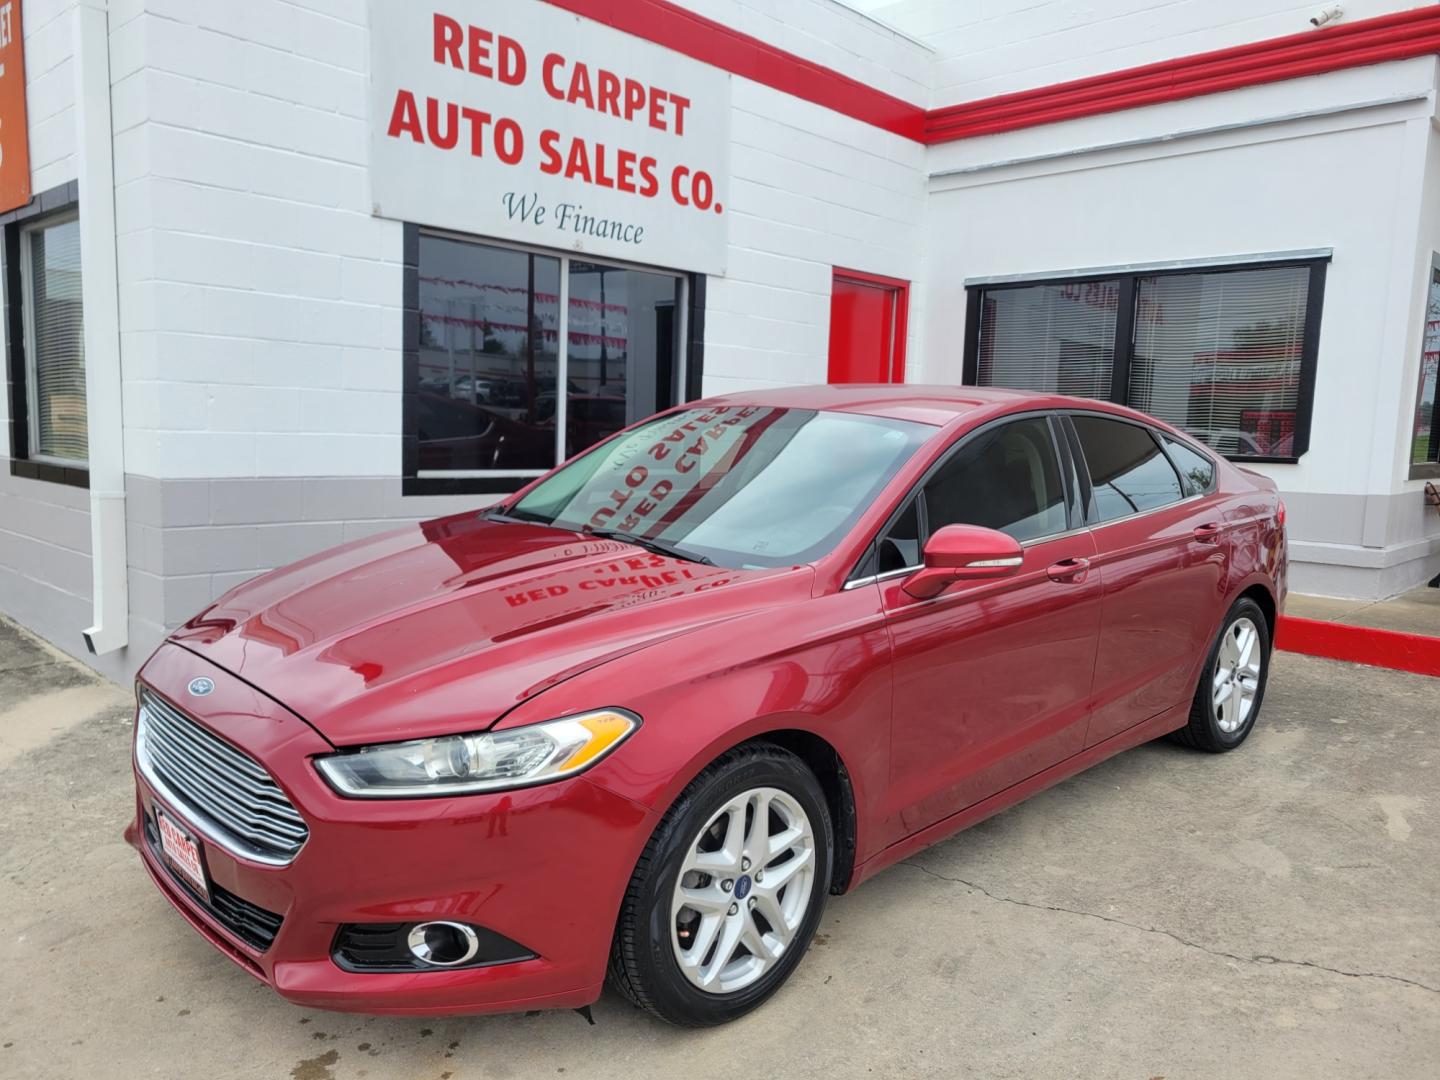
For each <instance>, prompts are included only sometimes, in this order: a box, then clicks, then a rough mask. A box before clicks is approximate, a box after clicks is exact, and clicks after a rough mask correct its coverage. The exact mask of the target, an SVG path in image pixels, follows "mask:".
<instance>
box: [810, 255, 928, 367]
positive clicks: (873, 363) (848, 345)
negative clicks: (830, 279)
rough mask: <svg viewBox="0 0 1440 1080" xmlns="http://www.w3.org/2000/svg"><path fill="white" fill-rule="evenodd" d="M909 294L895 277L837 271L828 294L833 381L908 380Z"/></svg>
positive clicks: (907, 289)
mask: <svg viewBox="0 0 1440 1080" xmlns="http://www.w3.org/2000/svg"><path fill="white" fill-rule="evenodd" d="M909 291H910V286H909V284H908V283H907V282H904V281H898V280H896V279H895V278H886V277H879V276H878V275H875V274H863V273H860V272H859V271H857V270H840V269H837V270H836V271H835V280H834V287H833V290H832V291H831V294H830V378H829V381H830V382H832V383H898V382H904V381H905V321H906V308H907V306H908V299H909Z"/></svg>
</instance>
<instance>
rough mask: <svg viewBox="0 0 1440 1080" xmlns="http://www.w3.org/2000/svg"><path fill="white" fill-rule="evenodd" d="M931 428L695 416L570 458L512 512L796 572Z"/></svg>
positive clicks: (742, 412)
mask: <svg viewBox="0 0 1440 1080" xmlns="http://www.w3.org/2000/svg"><path fill="white" fill-rule="evenodd" d="M933 433H934V429H933V428H928V427H925V426H924V425H921V424H912V423H907V422H905V421H900V420H884V419H880V418H878V417H872V416H855V415H851V414H848V413H839V412H815V411H813V410H808V409H782V408H771V407H766V406H758V405H749V406H721V405H717V406H713V407H711V408H708V409H689V410H685V411H683V412H677V413H673V414H671V415H669V416H666V417H663V418H660V419H656V420H655V421H653V422H651V423H649V424H646V425H644V426H642V427H640V428H637V429H636V430H634V431H632V432H630V433H629V434H628V435H625V436H623V437H622V438H619V439H614V440H612V441H610V442H608V443H606V444H605V445H604V446H602V447H598V448H596V449H595V450H593V451H592V452H591V453H590V454H588V455H586V456H585V457H582V458H580V459H579V460H577V461H573V462H571V463H570V464H569V465H567V466H565V468H563V469H561V470H559V471H558V472H556V473H555V474H554V475H553V476H550V477H547V478H546V479H545V480H544V481H543V482H542V483H541V484H540V485H539V486H537V487H536V488H535V489H534V490H533V491H531V492H530V494H528V495H527V496H525V498H523V499H521V500H520V501H519V502H518V503H516V504H515V506H514V507H512V508H511V511H510V512H511V513H512V514H513V515H515V516H518V517H521V518H525V519H527V520H535V521H539V522H542V523H547V524H549V523H553V524H555V525H557V526H559V527H561V528H566V529H577V530H578V529H587V528H588V529H607V530H618V531H620V532H623V533H629V534H632V535H635V536H639V537H644V538H646V539H650V540H656V541H661V542H664V543H665V544H668V545H671V546H674V547H679V548H683V549H685V550H686V551H688V552H692V553H695V554H699V555H704V556H706V557H707V558H710V559H713V560H714V561H715V562H717V563H719V564H721V565H724V566H757V567H758V566H788V565H792V564H795V563H802V562H809V561H811V560H813V559H817V558H819V557H820V556H822V555H824V554H826V553H827V552H829V551H830V550H831V549H832V548H833V547H834V545H835V544H836V543H837V542H838V541H839V539H840V538H841V537H842V536H844V535H845V534H846V533H847V532H848V531H849V530H850V528H851V527H852V526H853V525H854V523H855V521H856V520H857V519H858V518H859V516H860V515H861V514H862V513H863V512H864V511H865V509H866V508H867V507H869V506H870V504H871V502H872V501H873V500H874V499H875V498H876V496H878V495H879V493H880V491H881V490H883V488H884V486H885V484H886V483H887V482H888V481H889V480H890V479H891V478H892V477H893V476H894V475H895V473H896V472H897V471H898V470H899V468H900V467H901V466H902V465H903V464H904V463H905V461H906V460H907V459H908V458H909V457H910V455H911V454H913V453H914V452H915V448H916V447H918V446H919V445H920V444H921V443H922V442H923V441H924V440H925V439H927V438H928V437H930V436H931V435H932V434H933Z"/></svg>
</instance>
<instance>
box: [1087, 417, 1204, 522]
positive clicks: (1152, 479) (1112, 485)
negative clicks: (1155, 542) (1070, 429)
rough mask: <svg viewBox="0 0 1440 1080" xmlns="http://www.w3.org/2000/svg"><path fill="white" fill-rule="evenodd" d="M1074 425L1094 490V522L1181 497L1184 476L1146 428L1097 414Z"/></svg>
mask: <svg viewBox="0 0 1440 1080" xmlns="http://www.w3.org/2000/svg"><path fill="white" fill-rule="evenodd" d="M1074 423H1075V433H1076V434H1077V435H1079V436H1080V448H1081V449H1082V450H1083V451H1084V453H1085V461H1086V463H1087V464H1088V465H1089V467H1090V483H1091V486H1092V488H1093V489H1094V490H1093V493H1092V495H1091V510H1090V513H1089V515H1088V516H1089V519H1090V521H1091V523H1092V524H1093V523H1096V522H1101V521H1113V520H1115V519H1116V518H1122V517H1125V516H1126V515H1127V514H1135V513H1139V512H1140V511H1142V510H1152V509H1154V508H1155V507H1157V506H1165V505H1167V504H1169V503H1174V502H1179V501H1180V499H1181V497H1182V495H1181V489H1180V478H1179V477H1178V476H1176V475H1175V470H1174V469H1173V468H1171V467H1170V462H1169V460H1168V459H1167V458H1166V457H1165V455H1164V454H1162V453H1161V452H1160V444H1159V443H1157V442H1156V441H1155V439H1154V438H1153V437H1152V436H1151V434H1150V432H1149V431H1147V430H1146V429H1145V428H1142V427H1139V426H1138V425H1136V424H1126V423H1123V422H1121V421H1119V420H1106V419H1103V418H1101V417H1098V416H1076V417H1074Z"/></svg>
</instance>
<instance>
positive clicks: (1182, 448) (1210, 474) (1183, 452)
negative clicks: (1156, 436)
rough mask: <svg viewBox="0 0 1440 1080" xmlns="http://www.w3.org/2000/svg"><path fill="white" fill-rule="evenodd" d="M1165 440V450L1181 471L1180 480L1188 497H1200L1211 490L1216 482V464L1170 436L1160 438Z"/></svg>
mask: <svg viewBox="0 0 1440 1080" xmlns="http://www.w3.org/2000/svg"><path fill="white" fill-rule="evenodd" d="M1160 437H1161V438H1162V439H1164V440H1165V449H1166V450H1167V451H1169V453H1170V460H1171V461H1173V462H1174V463H1175V467H1176V468H1177V469H1179V470H1180V480H1181V482H1182V483H1183V484H1184V485H1185V494H1186V495H1199V494H1202V493H1203V492H1206V491H1209V490H1210V485H1211V484H1212V483H1213V482H1214V480H1215V463H1214V462H1213V461H1211V460H1210V459H1209V458H1207V457H1205V456H1204V455H1203V454H1200V453H1197V452H1196V451H1194V450H1191V449H1190V447H1188V446H1186V445H1185V444H1184V443H1182V442H1176V441H1175V440H1174V439H1172V438H1170V437H1169V436H1168V435H1162V436H1160Z"/></svg>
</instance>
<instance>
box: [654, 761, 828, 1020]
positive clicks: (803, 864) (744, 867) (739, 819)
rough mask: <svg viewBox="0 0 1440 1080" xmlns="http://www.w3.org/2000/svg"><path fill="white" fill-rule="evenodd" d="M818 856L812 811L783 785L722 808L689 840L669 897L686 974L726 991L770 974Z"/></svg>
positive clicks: (795, 923) (804, 900) (714, 990)
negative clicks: (806, 811)
mask: <svg viewBox="0 0 1440 1080" xmlns="http://www.w3.org/2000/svg"><path fill="white" fill-rule="evenodd" d="M815 864H816V856H815V832H814V828H813V826H812V825H811V822H810V818H809V817H808V816H807V815H806V813H805V811H804V810H803V809H802V808H801V806H800V804H799V802H797V801H796V800H795V799H794V798H793V797H792V796H791V795H789V794H787V793H786V792H784V791H781V790H780V789H779V788H773V787H762V788H752V789H751V790H749V791H746V792H743V793H742V794H740V795H737V796H735V798H733V799H731V800H730V801H729V802H727V803H726V804H725V805H724V806H722V807H721V808H720V809H719V810H718V811H716V812H715V814H714V815H713V816H712V817H711V818H710V820H709V821H708V822H707V823H706V825H705V827H704V828H703V829H701V830H700V833H699V835H697V836H696V837H695V838H694V840H693V841H691V843H690V845H689V847H688V848H687V850H686V855H685V861H684V862H683V863H682V865H681V868H680V874H679V876H678V877H677V878H676V881H675V893H674V897H673V899H672V901H671V911H670V936H671V943H672V945H673V947H674V950H675V959H676V960H677V961H678V962H679V964H680V970H681V971H682V972H684V974H685V977H686V978H687V979H689V981H690V982H691V983H693V984H694V985H695V986H697V987H699V988H700V989H701V990H703V991H705V992H706V993H710V994H728V993H731V992H733V991H736V990H742V989H744V988H745V987H747V986H750V985H751V984H753V983H754V982H755V981H756V980H757V979H759V978H760V977H761V976H762V975H764V974H765V972H766V971H768V970H769V969H770V968H771V967H773V966H774V964H775V963H776V962H778V961H779V959H780V957H781V956H782V955H784V953H785V951H786V949H788V948H789V947H790V944H791V942H792V940H793V939H794V938H795V935H796V934H797V932H798V931H799V929H800V924H801V923H802V922H803V921H804V919H805V913H806V911H807V910H808V907H809V903H810V893H811V891H812V890H813V889H814V887H815Z"/></svg>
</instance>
